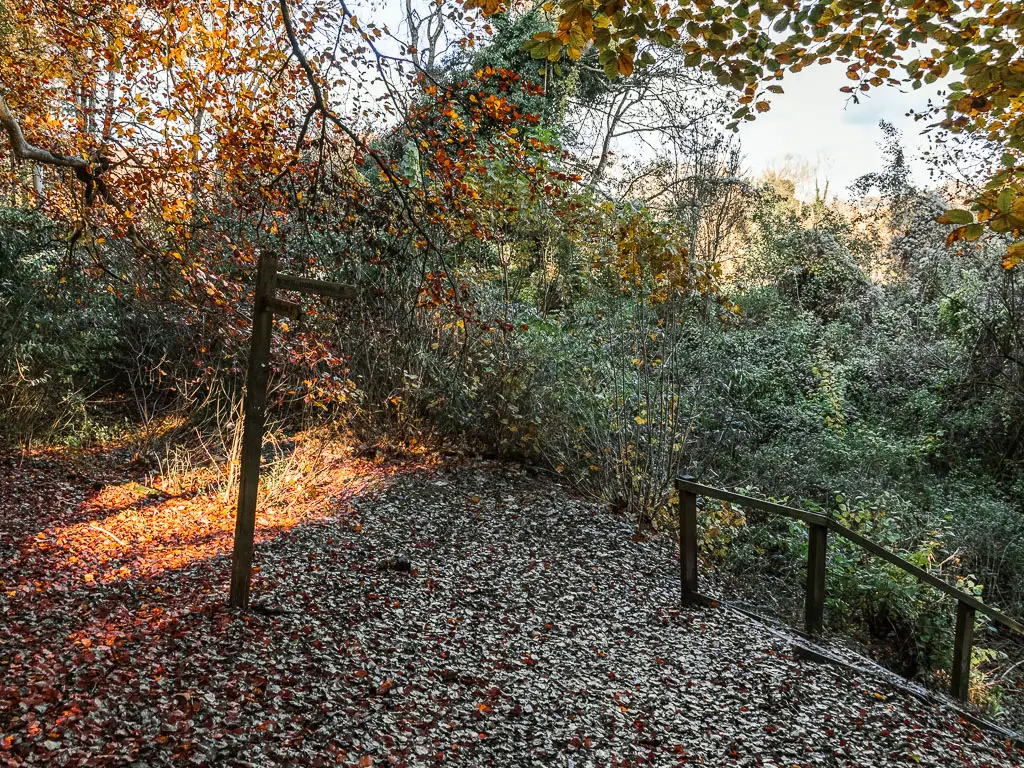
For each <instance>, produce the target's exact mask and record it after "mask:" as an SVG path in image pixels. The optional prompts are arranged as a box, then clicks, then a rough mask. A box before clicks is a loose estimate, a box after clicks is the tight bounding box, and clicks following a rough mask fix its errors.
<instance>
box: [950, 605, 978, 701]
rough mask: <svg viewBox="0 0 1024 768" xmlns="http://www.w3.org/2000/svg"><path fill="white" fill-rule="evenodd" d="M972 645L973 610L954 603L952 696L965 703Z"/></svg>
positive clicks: (969, 680) (968, 685)
mask: <svg viewBox="0 0 1024 768" xmlns="http://www.w3.org/2000/svg"><path fill="white" fill-rule="evenodd" d="M973 645H974V608H972V607H971V606H969V605H968V604H967V603H964V602H961V601H959V600H958V601H957V603H956V636H955V637H954V638H953V675H952V684H951V685H950V688H951V689H952V694H953V697H954V698H957V699H960V700H961V701H967V699H968V697H969V696H970V689H971V648H972V646H973Z"/></svg>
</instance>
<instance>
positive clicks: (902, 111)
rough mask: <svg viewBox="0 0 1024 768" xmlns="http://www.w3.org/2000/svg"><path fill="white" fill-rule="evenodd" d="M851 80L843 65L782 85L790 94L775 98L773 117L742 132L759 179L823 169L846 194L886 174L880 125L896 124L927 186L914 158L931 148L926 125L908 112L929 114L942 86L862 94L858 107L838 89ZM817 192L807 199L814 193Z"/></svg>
mask: <svg viewBox="0 0 1024 768" xmlns="http://www.w3.org/2000/svg"><path fill="white" fill-rule="evenodd" d="M850 82H851V81H850V80H848V79H847V78H846V67H845V65H843V64H836V63H833V64H827V65H825V66H812V67H810V68H808V69H806V70H804V71H802V72H799V73H797V74H796V75H787V77H786V79H785V80H784V81H783V82H782V86H783V88H785V93H783V94H780V95H778V96H774V97H773V99H772V109H771V111H770V112H768V113H766V114H763V115H759V116H758V118H757V120H755V121H753V122H751V123H746V124H744V125H743V126H742V127H741V128H740V140H741V141H742V144H743V153H744V156H745V158H746V168H747V169H748V170H749V171H750V172H751V173H753V174H754V175H757V174H759V173H761V172H763V171H764V170H766V169H769V168H778V167H780V166H781V165H783V164H784V163H786V161H787V158H789V159H790V162H791V163H792V162H793V160H796V161H803V162H807V163H810V164H812V165H816V166H817V167H818V168H819V171H818V181H819V183H820V184H821V185H822V186H823V185H824V183H825V181H828V182H829V190H830V193H832V192H834V193H836V194H839V195H843V194H845V191H846V189H847V187H848V186H849V185H850V183H851V182H853V181H854V180H855V179H856V178H857V177H859V176H861V175H863V174H865V173H870V172H872V171H878V170H881V168H882V163H883V159H882V154H881V150H880V149H879V147H878V142H879V141H880V140H881V138H882V132H881V131H880V130H879V128H878V122H879V121H880V120H885V121H887V122H890V123H893V124H894V125H895V126H896V127H897V128H899V129H900V130H901V131H902V132H903V140H904V141H903V144H904V148H905V149H906V150H907V155H908V157H909V158H911V168H912V169H913V171H914V176H915V179H916V180H917V182H918V183H920V184H925V183H926V181H927V177H926V174H925V170H924V168H923V164H922V163H920V162H914V160H913V158H914V156H915V155H917V154H918V153H919V151H920V150H921V149H922V148H923V147H924V146H925V145H926V139H925V138H924V137H923V136H921V131H922V130H923V129H924V128H925V127H926V125H927V122H915V121H914V120H913V119H912V118H911V117H908V116H907V113H908V111H909V110H911V109H914V110H922V109H924V108H925V107H926V106H927V104H928V99H929V98H932V99H934V98H935V94H936V92H937V91H938V90H939V86H938V84H936V85H932V86H926V87H924V88H921V89H920V90H917V91H910V90H909V88H908V89H907V92H906V93H902V92H900V90H898V89H896V88H892V87H888V86H883V87H881V88H877V89H872V90H871V91H870V92H869V93H867V94H861V96H860V103H859V104H854V103H853V102H852V100H851V99H850V97H849V95H847V94H845V93H841V92H840V91H839V89H840V88H841V87H842V86H843V85H847V84H849V83H850ZM813 191H814V186H813V182H812V183H811V185H810V190H807V189H805V190H803V194H804V195H805V196H806V195H808V194H811V195H813Z"/></svg>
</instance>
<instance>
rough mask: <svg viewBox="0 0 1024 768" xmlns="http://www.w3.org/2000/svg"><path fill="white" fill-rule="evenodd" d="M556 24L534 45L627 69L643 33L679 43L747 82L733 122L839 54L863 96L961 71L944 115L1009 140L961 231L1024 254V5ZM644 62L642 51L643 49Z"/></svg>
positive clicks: (950, 126)
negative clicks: (1001, 238) (1002, 239)
mask: <svg viewBox="0 0 1024 768" xmlns="http://www.w3.org/2000/svg"><path fill="white" fill-rule="evenodd" d="M469 6H470V7H479V8H482V9H483V11H484V12H485V13H492V12H496V11H497V10H499V9H500V8H501V7H502V3H501V0H470V2H469ZM544 9H545V11H546V12H548V13H549V14H550V15H551V19H552V22H553V28H552V30H551V31H546V32H541V33H538V34H537V35H535V37H534V39H533V41H532V42H531V43H530V44H529V46H530V52H531V55H533V56H536V57H537V58H551V57H558V56H561V55H562V52H563V51H565V52H566V53H567V54H568V55H569V56H570V57H571V58H579V57H581V56H582V55H583V54H584V52H585V51H586V50H587V49H588V47H590V46H593V47H595V48H596V49H597V50H598V51H599V52H600V53H599V58H600V62H601V64H602V65H603V66H604V68H605V71H606V72H607V73H608V75H609V76H610V77H611V76H617V75H621V76H625V77H628V76H629V75H630V74H631V73H632V72H633V69H634V66H635V64H636V63H637V62H638V59H637V52H638V41H641V40H652V41H654V42H657V43H659V44H660V45H663V46H666V47H679V48H681V49H682V50H683V51H684V53H685V56H686V61H687V63H688V64H689V65H690V66H694V67H700V68H701V69H702V70H704V71H706V72H709V73H711V74H712V75H714V76H715V77H716V78H717V80H718V82H720V83H722V84H723V85H728V86H731V87H732V88H735V89H736V90H738V91H740V92H741V93H742V95H741V96H740V98H739V101H740V107H739V108H738V109H737V110H736V112H735V113H734V114H733V122H732V126H734V127H735V126H736V125H737V124H738V122H739V121H741V120H753V119H754V118H755V116H756V115H757V114H758V113H760V112H767V111H768V110H769V109H771V103H770V101H769V97H768V94H769V93H781V92H782V86H780V85H778V84H777V81H780V80H782V79H783V76H784V75H785V73H786V72H787V71H789V72H799V71H800V70H801V69H803V68H805V67H807V66H810V65H811V64H814V63H822V64H824V63H828V62H830V61H832V60H837V61H841V62H844V63H846V64H847V77H848V78H849V79H850V80H851V81H852V82H851V84H850V85H848V86H845V87H844V88H843V90H844V91H846V92H847V93H850V94H851V95H852V96H853V98H856V97H857V95H858V94H859V93H861V92H864V91H868V90H870V89H871V88H875V87H879V86H882V85H891V86H900V85H903V84H909V85H910V86H911V87H913V88H919V87H921V85H922V83H932V82H936V81H937V80H939V79H940V78H945V77H947V76H949V75H950V73H958V74H959V75H960V76H961V78H962V79H960V80H958V81H955V82H952V83H951V84H950V86H949V97H948V100H947V102H946V104H945V107H944V113H945V114H944V117H943V118H942V120H941V122H940V125H941V126H942V127H943V128H945V129H947V130H950V131H955V132H965V133H972V134H978V135H980V136H983V137H984V138H986V139H987V140H989V141H992V142H995V143H998V144H999V145H1001V146H1002V147H1003V149H1004V154H1003V156H1002V158H1001V168H1000V169H998V170H996V171H994V172H993V174H992V176H991V178H990V179H989V181H988V184H987V187H986V190H985V191H984V192H983V193H982V194H981V195H979V196H978V197H977V198H976V199H975V201H974V203H973V205H972V211H951V212H948V213H947V214H946V217H945V221H946V222H947V223H952V224H956V225H957V228H956V229H954V230H953V232H952V233H951V235H950V240H951V241H955V240H958V239H966V240H975V239H977V238H978V237H980V236H981V235H982V233H983V232H984V230H985V228H986V227H987V228H988V229H990V230H992V231H993V232H997V233H1005V234H1009V235H1010V236H1012V237H1013V238H1015V239H1016V240H1017V241H1016V242H1014V243H1013V244H1012V245H1010V247H1009V249H1008V251H1007V253H1006V258H1005V260H1004V262H1003V263H1004V266H1006V267H1007V268H1011V267H1013V266H1015V265H1016V264H1018V263H1020V262H1021V261H1022V260H1024V241H1021V240H1020V238H1021V237H1022V234H1024V99H1022V95H1024V59H1022V58H1021V55H1020V45H1019V40H1020V35H1021V30H1022V29H1024V9H1022V8H1021V7H1020V4H1018V3H1008V2H1004V1H1003V0H976V2H962V3H959V2H945V0H943V2H933V1H932V0H885V1H884V2H873V3H860V2H852V1H849V0H837V1H836V2H812V3H804V2H798V0H781V1H780V2H768V1H767V0H759V1H758V2H739V3H736V4H735V5H734V6H729V5H726V4H718V3H713V2H711V0H676V2H674V3H671V4H670V3H663V4H661V5H656V4H655V3H653V2H647V3H628V4H627V3H626V2H624V0H562V2H561V3H559V4H557V7H556V4H555V3H554V2H548V3H545V4H544ZM639 63H641V64H642V63H643V62H642V61H641V62H639Z"/></svg>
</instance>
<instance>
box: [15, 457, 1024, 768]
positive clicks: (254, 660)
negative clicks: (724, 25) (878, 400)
mask: <svg viewBox="0 0 1024 768" xmlns="http://www.w3.org/2000/svg"><path fill="white" fill-rule="evenodd" d="M0 472H7V473H8V474H10V473H11V472H12V470H10V469H2V470H0ZM374 473H378V474H374ZM348 477H349V480H348V481H347V482H346V485H345V488H341V487H339V488H338V489H337V492H336V493H334V494H331V497H333V499H334V501H333V502H331V501H329V497H326V496H325V497H324V498H322V499H320V500H318V503H317V505H315V511H306V512H304V513H302V514H301V515H300V514H298V513H295V512H294V511H293V512H291V513H289V512H288V511H287V510H284V511H281V512H279V513H278V516H277V517H270V518H269V519H268V518H266V517H265V522H266V523H267V524H268V525H267V527H266V528H265V529H264V533H263V536H262V541H261V542H260V543H259V544H258V549H257V562H258V563H259V565H260V572H259V574H258V576H257V578H256V581H255V584H254V595H256V596H257V598H258V599H259V600H260V601H261V602H262V603H263V604H265V605H268V606H269V605H272V606H274V607H275V608H280V609H283V610H284V611H288V613H283V614H274V615H265V614H252V615H250V616H249V617H247V618H244V619H241V618H237V617H234V616H232V615H231V614H230V613H228V612H227V610H226V609H225V608H224V602H225V596H224V591H225V589H226V581H225V579H226V575H227V568H228V564H227V559H226V555H225V551H226V544H227V538H226V531H227V528H226V527H225V526H227V525H228V524H229V522H230V514H229V512H227V511H221V512H211V511H209V510H208V511H207V512H208V514H207V515H206V516H203V515H202V514H200V513H198V512H195V511H194V510H193V511H190V510H191V507H189V506H188V505H186V504H182V503H181V502H180V501H176V500H169V499H160V500H155V501H152V502H149V506H143V507H140V508H139V509H142V511H138V510H136V513H135V517H126V516H125V515H126V514H127V513H125V512H124V511H121V512H117V513H113V514H108V515H107V516H106V517H104V516H101V515H99V514H98V513H96V514H88V515H87V519H86V518H81V519H78V517H81V516H82V515H85V514H86V513H87V512H88V510H90V509H93V507H91V506H90V504H93V505H94V506H95V504H94V502H95V498H93V497H94V496H95V494H93V495H90V493H89V492H87V491H85V490H83V489H81V488H78V487H76V486H74V484H73V483H71V484H70V485H69V486H68V488H66V493H62V494H56V495H55V496H53V498H54V499H59V501H54V502H53V503H59V504H61V505H64V508H65V510H66V514H65V515H62V516H58V517H60V519H56V518H54V517H53V516H51V518H47V517H46V513H45V510H43V509H41V508H40V503H39V502H38V500H34V501H32V502H28V501H26V500H25V499H24V495H25V494H26V493H27V488H26V486H24V485H22V484H19V482H20V481H17V480H16V479H14V478H12V477H7V478H6V479H4V478H0V505H2V507H0V509H2V512H0V514H2V517H0V533H2V536H0V579H2V581H3V592H2V594H0V673H2V687H0V764H3V765H10V766H20V765H46V766H51V765H52V766H61V765H69V766H71V765H74V766H79V765H110V766H130V765H137V766H160V765H210V766H273V765H309V766H335V765H356V766H370V765H374V766H384V765H397V766H402V765H461V766H490V765H494V766H532V765H552V766H574V768H584V767H585V766H588V767H589V766H638V765H656V766H674V765H679V764H690V763H696V764H704V765H713V766H717V765H734V764H735V765H766V766H787V768H789V767H791V766H794V765H798V766H855V765H856V766H878V765H888V764H915V763H916V764H921V765H951V766H954V765H955V766H1010V765H1017V764H1018V762H1017V760H1016V759H1015V757H1014V756H1013V755H1012V754H1010V753H1009V752H1007V750H1006V747H1005V746H1004V745H1002V744H1000V743H998V742H997V741H995V740H994V739H993V738H992V737H989V736H985V735H983V734H981V733H980V732H978V731H976V730H975V729H974V728H972V727H970V726H968V725H966V724H964V723H962V722H959V721H958V720H957V718H956V717H955V715H952V714H951V713H946V712H941V711H937V710H933V709H930V708H928V707H925V706H923V705H921V704H920V703H919V702H917V701H916V700H914V699H912V698H910V697H907V696H904V695H902V694H900V693H898V692H896V691H895V690H893V689H891V688H889V687H888V686H887V685H886V684H885V683H884V682H882V681H880V680H876V679H872V678H870V677H862V678H860V679H855V678H854V677H853V676H851V674H850V673H844V672H842V671H840V670H837V669H836V668H833V667H830V666H826V665H818V664H815V663H813V662H810V661H805V660H794V659H793V658H792V657H791V655H790V653H789V649H788V646H787V645H786V644H784V643H780V641H779V640H778V639H777V638H775V637H773V636H772V635H771V634H770V633H768V632H767V631H765V630H764V629H762V628H761V627H760V626H759V625H757V624H756V623H753V622H746V621H739V620H737V619H736V617H735V616H734V615H732V614H729V613H727V612H725V611H723V610H720V609H718V610H716V609H700V610H693V611H680V610H679V608H678V603H677V594H678V580H677V579H676V578H675V577H676V573H675V566H674V561H673V552H672V549H671V547H670V545H669V543H667V542H660V543H659V542H634V541H632V540H631V538H630V535H629V534H630V533H631V530H630V528H629V527H628V525H626V523H625V522H624V521H623V520H621V519H616V518H613V517H610V516H608V515H607V514H606V513H605V512H604V511H603V510H601V509H600V508H599V507H597V506H595V505H590V504H587V503H584V502H581V501H579V500H575V499H572V498H570V497H568V496H566V494H565V493H564V492H563V491H561V490H559V489H558V488H556V487H554V486H552V485H550V484H548V483H546V482H543V481H540V480H536V479H532V478H529V477H526V476H524V475H522V474H520V473H519V472H518V471H515V470H510V469H507V468H500V467H493V466H491V467H484V466H481V467H474V468H469V469H461V470H457V471H455V470H453V471H448V472H434V471H426V470H423V471H401V472H399V471H395V472H391V473H389V474H388V475H387V476H383V477H382V476H379V472H378V470H375V469H373V468H372V467H364V468H363V469H361V470H358V471H351V472H350V475H349V476H348ZM90 499H92V500H91V501H90ZM175 504H178V505H179V506H178V507H175V506H174V505H175ZM23 505H24V506H23ZM42 505H43V506H45V502H43V503H42ZM128 506H129V507H130V506H131V505H128ZM193 506H194V505H193ZM176 509H177V511H175V510H176ZM93 511H94V512H95V510H94V509H93ZM28 513H34V514H37V515H39V516H41V517H40V519H39V520H38V521H37V522H36V523H35V524H32V525H29V524H27V523H26V522H25V521H24V519H23V516H24V515H26V514H28ZM183 515H184V516H186V517H187V516H189V515H191V516H192V517H189V518H188V519H189V520H190V521H191V522H190V523H189V525H188V526H184V525H183V524H182V522H181V520H182V516H183ZM76 516H77V517H76ZM65 518H66V519H65ZM278 518H280V519H278ZM76 520H77V521H76ZM140 520H141V522H140ZM282 520H285V521H286V522H282ZM160 526H163V528H164V529H165V533H164V534H162V535H161V536H152V535H150V536H149V537H148V538H146V537H145V536H143V535H142V533H143V532H145V531H149V530H150V529H151V528H153V527H160ZM176 526H177V528H183V529H184V530H188V531H192V533H190V534H189V536H191V538H190V539H189V542H188V543H187V545H184V546H183V545H182V542H181V541H180V540H179V539H180V538H181V536H182V535H184V534H176V533H175V530H176ZM204 526H205V527H204ZM93 527H98V528H102V529H103V530H104V531H105V533H104V534H95V531H93V534H94V535H93V536H92V538H88V536H87V535H86V531H92V530H93ZM133 532H134V533H133ZM40 535H42V537H43V538H39V537H40ZM118 541H120V542H121V543H123V544H124V545H125V546H124V547H122V546H121V545H120V544H119V543H118ZM86 542H91V544H87V543H86ZM173 553H178V554H177V555H176V556H172V555H173ZM182 553H184V554H182ZM189 553H191V554H189ZM397 556H406V557H408V559H409V563H410V566H411V569H412V570H411V572H409V573H406V572H402V571H400V570H394V569H391V568H387V567H386V565H387V563H388V561H389V559H390V558H394V557H397ZM90 576H91V578H87V577H90ZM240 649H242V650H240Z"/></svg>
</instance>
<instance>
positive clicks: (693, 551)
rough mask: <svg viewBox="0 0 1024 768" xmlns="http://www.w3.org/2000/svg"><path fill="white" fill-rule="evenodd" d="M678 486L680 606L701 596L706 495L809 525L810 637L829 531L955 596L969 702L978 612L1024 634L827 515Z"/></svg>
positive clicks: (819, 618)
mask: <svg viewBox="0 0 1024 768" xmlns="http://www.w3.org/2000/svg"><path fill="white" fill-rule="evenodd" d="M676 489H677V490H678V491H679V575H680V582H681V586H682V601H683V604H684V605H692V604H694V603H696V602H699V601H701V600H702V599H703V598H702V597H701V596H700V594H699V593H698V572H697V497H698V496H707V497H709V498H713V499H719V500H721V501H728V502H732V503H734V504H739V505H741V506H744V507H749V508H752V509H759V510H761V511H763V512H768V513H770V514H777V515H782V516H784V517H788V518H791V519H793V520H800V521H802V522H805V523H807V527H808V546H807V589H806V596H805V601H804V628H805V630H806V631H807V634H809V635H812V636H813V635H819V634H820V633H821V630H822V623H823V618H824V612H825V570H826V561H825V553H826V550H827V547H828V533H829V531H832V533H834V534H836V535H837V536H842V537H843V538H844V539H846V540H847V541H849V542H851V543H852V544H855V545H857V546H858V547H860V548H861V549H863V550H866V551H867V552H870V553H871V554H872V555H874V556H875V557H878V558H880V559H882V560H884V561H885V562H887V563H889V564H891V565H894V566H896V567H897V568H899V569H901V570H903V571H906V572H907V573H909V574H910V575H912V576H914V577H916V578H917V579H918V580H919V581H923V582H924V583H926V584H929V585H931V586H932V587H935V589H937V590H939V591H940V592H944V593H945V594H947V595H949V596H950V597H952V598H954V599H956V601H957V605H956V631H955V636H954V639H953V669H952V675H951V688H952V694H953V696H955V697H956V698H958V699H961V700H967V697H968V689H969V686H970V675H971V648H972V646H973V644H974V617H975V614H976V613H981V614H983V615H984V616H987V617H989V618H990V619H992V620H993V621H995V622H997V623H999V624H1002V625H1003V626H1004V627H1008V628H1009V629H1012V630H1013V631H1015V632H1018V633H1020V634H1024V625H1021V624H1020V623H1019V622H1017V621H1015V620H1014V619H1011V618H1010V617H1009V616H1006V615H1004V614H1002V613H1000V612H999V611H997V610H996V609H995V608H992V607H990V606H988V605H985V604H984V603H983V602H981V601H980V600H978V599H977V598H976V597H974V595H970V594H968V593H966V592H964V591H963V590H960V589H957V588H956V587H953V586H950V585H949V584H947V583H946V582H945V581H943V580H942V579H940V578H939V577H938V576H936V575H935V574H933V573H929V572H928V571H926V570H924V569H922V568H919V567H918V566H916V565H914V564H913V563H909V562H907V561H906V560H904V559H903V558H902V557H899V556H898V555H895V554H893V553H892V552H890V551H889V550H887V549H885V548H884V547H881V546H879V545H878V544H876V543H875V542H873V541H871V539H868V538H865V537H864V536H861V535H860V534H859V533H857V532H856V531H854V530H851V529H850V528H847V527H846V526H845V525H842V524H841V523H839V522H838V521H837V520H834V519H832V518H831V517H827V516H825V515H820V514H817V513H815V512H805V511H804V510H801V509H794V508H793V507H786V506H783V505H782V504H773V503H772V502H770V501H763V500H761V499H755V498H753V497H751V496H744V495H742V494H739V493H733V492H732V491H726V490H722V489H721V488H712V487H710V486H707V485H701V484H700V483H697V482H694V480H693V478H691V477H680V478H677V480H676Z"/></svg>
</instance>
